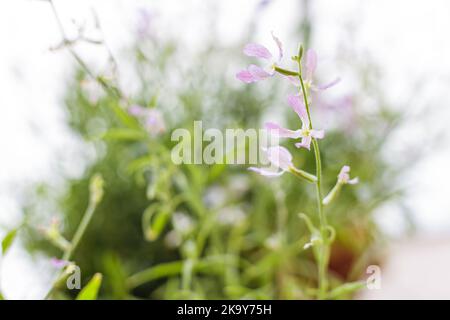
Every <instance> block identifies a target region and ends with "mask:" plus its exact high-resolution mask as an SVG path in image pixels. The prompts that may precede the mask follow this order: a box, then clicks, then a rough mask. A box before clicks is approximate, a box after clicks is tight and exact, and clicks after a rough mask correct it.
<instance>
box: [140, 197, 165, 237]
mask: <svg viewBox="0 0 450 320" xmlns="http://www.w3.org/2000/svg"><path fill="white" fill-rule="evenodd" d="M171 215H172V210H170V208H169V207H168V206H165V205H161V204H160V203H153V204H151V205H150V206H149V207H148V208H147V209H146V210H145V211H144V214H143V216H142V228H143V230H144V236H145V238H146V239H147V240H148V241H153V240H156V239H158V237H159V235H160V234H161V233H162V231H163V230H164V227H165V226H166V224H167V222H168V221H169V218H170V216H171Z"/></svg>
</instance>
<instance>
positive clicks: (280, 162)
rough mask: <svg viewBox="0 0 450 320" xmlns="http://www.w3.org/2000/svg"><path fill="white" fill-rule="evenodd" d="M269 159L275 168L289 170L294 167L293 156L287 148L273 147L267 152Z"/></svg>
mask: <svg viewBox="0 0 450 320" xmlns="http://www.w3.org/2000/svg"><path fill="white" fill-rule="evenodd" d="M266 155H267V159H268V160H269V162H270V163H271V164H273V165H274V166H276V167H278V168H281V169H283V170H288V169H289V167H293V166H294V165H293V164H292V155H291V153H290V152H289V151H288V149H286V148H285V147H281V146H273V147H270V148H267V150H266Z"/></svg>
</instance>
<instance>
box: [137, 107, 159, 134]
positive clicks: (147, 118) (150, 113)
mask: <svg viewBox="0 0 450 320" xmlns="http://www.w3.org/2000/svg"><path fill="white" fill-rule="evenodd" d="M128 112H129V113H130V114H131V115H132V116H134V117H136V118H138V119H139V120H141V122H142V123H143V125H144V127H145V129H146V130H147V131H148V132H150V134H152V135H154V136H155V135H158V134H161V133H163V132H165V131H166V126H165V123H164V119H163V116H162V114H161V112H159V111H158V110H156V109H154V108H144V107H141V106H139V105H132V106H130V107H129V108H128Z"/></svg>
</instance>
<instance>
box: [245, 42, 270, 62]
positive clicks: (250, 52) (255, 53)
mask: <svg viewBox="0 0 450 320" xmlns="http://www.w3.org/2000/svg"><path fill="white" fill-rule="evenodd" d="M244 54H245V55H247V56H249V57H258V58H263V59H270V58H272V54H271V53H270V51H269V50H268V49H267V48H266V47H264V46H262V45H260V44H257V43H249V44H247V45H246V46H245V48H244Z"/></svg>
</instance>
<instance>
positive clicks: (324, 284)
mask: <svg viewBox="0 0 450 320" xmlns="http://www.w3.org/2000/svg"><path fill="white" fill-rule="evenodd" d="M298 78H299V80H300V87H301V92H300V93H301V94H302V96H303V101H304V104H305V108H306V112H307V115H308V120H309V129H310V130H311V129H312V128H313V125H312V121H311V113H310V108H309V102H308V96H307V92H306V87H305V83H304V81H303V77H302V66H301V59H300V58H299V59H298ZM312 144H313V148H314V158H315V161H316V179H317V180H316V181H315V184H316V197H317V211H318V215H319V223H320V235H321V238H322V243H321V244H320V248H319V250H318V252H319V254H318V257H317V259H318V261H317V264H318V278H319V291H318V298H319V299H324V298H325V297H326V293H327V290H328V278H327V269H328V261H329V256H330V247H329V241H328V237H327V229H328V227H327V226H328V224H327V219H326V216H325V214H324V211H323V195H322V161H321V157H320V148H319V143H318V142H317V139H315V138H313V139H312Z"/></svg>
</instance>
